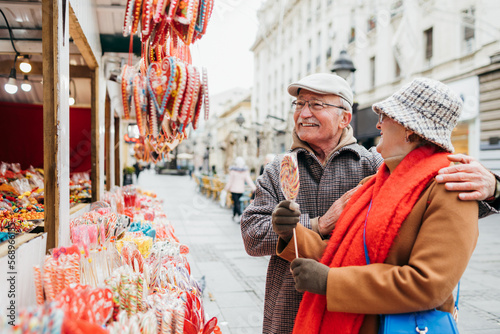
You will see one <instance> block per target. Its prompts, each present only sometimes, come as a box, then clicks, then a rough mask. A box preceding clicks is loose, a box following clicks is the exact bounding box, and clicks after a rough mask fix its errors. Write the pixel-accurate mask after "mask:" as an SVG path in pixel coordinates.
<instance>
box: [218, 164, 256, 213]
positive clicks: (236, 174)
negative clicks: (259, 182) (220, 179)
mask: <svg viewBox="0 0 500 334" xmlns="http://www.w3.org/2000/svg"><path fill="white" fill-rule="evenodd" d="M234 162H235V165H234V166H231V167H229V180H228V181H227V184H226V186H225V187H224V190H225V191H229V192H230V193H231V198H232V199H233V220H235V219H236V216H238V218H237V219H238V221H239V217H240V216H241V214H242V210H241V205H240V198H241V196H242V195H243V193H244V192H245V184H246V185H248V186H249V187H250V189H251V190H252V192H254V191H255V184H254V183H253V181H252V179H251V178H250V172H249V171H248V167H247V166H246V165H245V160H244V159H243V158H242V157H237V158H236V159H235V161H234Z"/></svg>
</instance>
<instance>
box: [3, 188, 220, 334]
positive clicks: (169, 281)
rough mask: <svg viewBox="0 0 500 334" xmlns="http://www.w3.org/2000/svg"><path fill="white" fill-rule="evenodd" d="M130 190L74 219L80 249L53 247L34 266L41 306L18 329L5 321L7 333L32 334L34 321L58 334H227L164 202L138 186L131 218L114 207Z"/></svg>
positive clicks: (73, 234)
mask: <svg viewBox="0 0 500 334" xmlns="http://www.w3.org/2000/svg"><path fill="white" fill-rule="evenodd" d="M124 193H125V192H124V191H123V189H113V190H112V192H110V193H107V194H105V196H104V199H106V200H109V202H107V201H103V202H95V203H92V205H91V206H90V211H88V212H85V213H83V214H82V215H81V216H80V217H78V218H75V219H73V220H71V221H70V223H69V225H70V234H71V235H70V239H71V241H72V243H73V244H72V245H71V246H70V247H59V248H56V249H52V250H50V252H49V253H50V255H47V256H46V257H45V259H44V264H43V266H41V267H39V266H35V267H34V268H33V272H34V286H35V293H36V303H37V304H38V308H32V309H30V310H23V311H21V314H22V316H20V325H19V327H13V328H10V326H9V325H6V324H5V322H4V323H2V321H3V320H2V319H1V317H0V332H2V333H4V332H7V333H18V332H19V333H31V332H30V331H27V330H26V328H27V327H26V326H31V324H34V325H36V326H42V327H43V326H45V328H50V330H51V331H53V332H54V333H59V332H60V333H76V332H92V333H120V334H122V333H188V334H199V333H204V334H210V333H217V334H218V333H220V329H219V328H218V327H217V318H210V319H208V316H207V315H206V314H205V311H204V309H203V303H202V290H201V288H200V285H199V284H198V282H197V281H196V279H194V277H193V276H192V275H191V268H190V265H189V262H188V260H187V257H186V255H187V254H188V253H189V248H188V247H187V246H186V245H184V244H182V243H180V242H179V240H178V238H177V237H176V236H175V231H174V229H173V227H172V225H171V224H170V223H169V221H168V219H167V217H166V214H165V213H163V212H162V204H163V203H162V201H160V200H158V199H157V198H156V195H155V194H153V193H150V192H146V191H142V190H140V189H135V194H136V199H135V201H134V205H133V206H132V207H129V208H127V210H128V211H129V212H130V216H126V215H122V214H118V213H117V212H116V211H115V210H113V206H112V205H111V203H110V202H113V201H114V202H116V201H119V202H120V201H123V198H122V199H121V200H119V199H118V197H119V196H120V194H121V196H122V197H123V194H124ZM115 207H116V206H115ZM6 237H9V236H8V235H7V236H6ZM47 321H49V322H51V321H52V323H51V324H50V326H52V327H47V326H49V325H48V323H47ZM6 326H9V328H7V327H6ZM9 331H10V332H9ZM41 332H42V331H40V332H38V331H34V332H33V333H41Z"/></svg>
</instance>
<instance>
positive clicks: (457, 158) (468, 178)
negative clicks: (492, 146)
mask: <svg viewBox="0 0 500 334" xmlns="http://www.w3.org/2000/svg"><path fill="white" fill-rule="evenodd" d="M448 160H450V161H453V162H460V163H461V164H459V165H454V166H451V167H446V168H442V169H441V170H440V171H439V175H437V176H436V181H437V182H438V183H446V184H445V187H446V189H447V190H450V191H462V192H461V193H460V194H458V198H460V199H461V200H464V201H483V200H485V199H487V198H488V197H491V196H493V194H494V193H495V185H496V179H495V176H494V175H493V174H492V173H491V172H490V171H489V170H488V169H486V168H485V167H484V166H483V165H481V164H480V163H479V162H478V161H477V160H476V159H474V158H472V157H469V156H467V155H464V154H452V155H449V156H448Z"/></svg>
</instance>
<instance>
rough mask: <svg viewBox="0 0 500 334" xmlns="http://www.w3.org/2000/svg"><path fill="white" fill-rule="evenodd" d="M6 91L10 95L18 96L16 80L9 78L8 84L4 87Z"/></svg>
mask: <svg viewBox="0 0 500 334" xmlns="http://www.w3.org/2000/svg"><path fill="white" fill-rule="evenodd" d="M4 88H5V91H6V92H7V93H9V94H16V93H17V82H16V79H14V78H9V80H8V81H7V83H6V84H5V86H4Z"/></svg>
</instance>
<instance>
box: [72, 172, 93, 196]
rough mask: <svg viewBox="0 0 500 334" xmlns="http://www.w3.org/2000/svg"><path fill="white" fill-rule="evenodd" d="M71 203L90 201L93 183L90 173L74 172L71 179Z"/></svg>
mask: <svg viewBox="0 0 500 334" xmlns="http://www.w3.org/2000/svg"><path fill="white" fill-rule="evenodd" d="M69 192H70V193H69V199H70V203H90V200H91V198H92V184H91V182H90V175H89V173H73V174H71V178H70V181H69Z"/></svg>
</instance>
